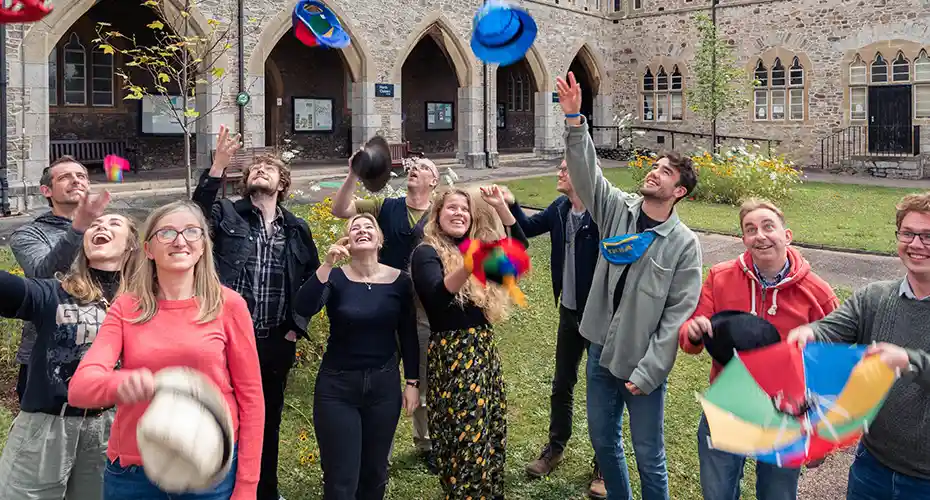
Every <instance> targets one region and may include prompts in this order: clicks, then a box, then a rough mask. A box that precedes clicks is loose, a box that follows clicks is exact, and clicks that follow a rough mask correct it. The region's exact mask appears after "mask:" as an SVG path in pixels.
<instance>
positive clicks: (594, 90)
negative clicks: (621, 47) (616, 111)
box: [563, 42, 613, 146]
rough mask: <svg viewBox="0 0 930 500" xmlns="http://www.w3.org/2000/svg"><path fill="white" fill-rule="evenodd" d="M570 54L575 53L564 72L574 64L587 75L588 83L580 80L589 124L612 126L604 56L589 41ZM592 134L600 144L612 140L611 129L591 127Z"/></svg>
mask: <svg viewBox="0 0 930 500" xmlns="http://www.w3.org/2000/svg"><path fill="white" fill-rule="evenodd" d="M570 54H573V55H572V56H571V59H569V60H568V61H566V63H565V65H564V66H563V68H565V71H564V73H565V74H567V73H568V71H569V70H570V69H571V68H572V67H573V66H574V67H576V68H580V69H581V70H582V71H583V73H584V75H585V80H587V84H586V83H585V82H584V81H579V83H580V84H581V85H582V99H584V100H583V102H582V108H581V112H582V114H584V115H586V116H587V117H588V118H589V123H588V126H612V125H613V116H612V115H611V107H612V106H611V97H610V95H605V93H604V92H602V90H603V89H609V88H610V86H609V85H608V84H607V81H606V79H607V78H606V77H607V71H606V69H605V68H606V65H605V64H604V60H603V58H601V56H600V55H599V54H598V53H597V52H596V51H595V50H594V49H593V48H592V46H591V44H589V43H587V42H582V43H581V44H580V45H579V46H578V48H577V50H575V51H574V52H570ZM587 103H590V104H587ZM591 135H592V137H593V138H594V143H595V144H597V145H598V146H601V145H604V144H607V143H609V142H610V137H611V134H610V131H609V130H606V129H604V130H594V129H591Z"/></svg>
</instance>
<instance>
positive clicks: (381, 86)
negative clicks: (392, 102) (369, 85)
mask: <svg viewBox="0 0 930 500" xmlns="http://www.w3.org/2000/svg"><path fill="white" fill-rule="evenodd" d="M375 97H394V84H393V83H376V84H375Z"/></svg>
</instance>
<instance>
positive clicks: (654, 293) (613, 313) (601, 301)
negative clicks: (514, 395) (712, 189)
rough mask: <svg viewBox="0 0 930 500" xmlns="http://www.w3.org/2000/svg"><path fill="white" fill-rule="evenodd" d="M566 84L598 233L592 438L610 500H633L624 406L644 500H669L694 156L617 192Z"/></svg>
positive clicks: (565, 102)
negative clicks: (670, 416)
mask: <svg viewBox="0 0 930 500" xmlns="http://www.w3.org/2000/svg"><path fill="white" fill-rule="evenodd" d="M568 79H569V81H568V82H566V81H565V80H564V79H562V78H559V79H558V80H557V83H556V85H557V87H558V91H559V103H560V105H561V106H562V111H563V112H564V113H565V119H566V132H565V159H566V163H567V164H568V171H569V173H570V174H571V177H572V182H573V183H574V186H575V190H576V192H577V193H578V196H579V197H580V198H581V201H582V202H583V203H584V205H585V206H586V207H587V208H588V210H589V211H590V213H591V217H592V219H593V220H594V222H595V223H596V224H597V225H598V228H600V232H601V238H604V239H602V240H601V244H600V250H601V253H600V255H599V256H598V258H597V266H596V268H595V272H594V280H593V282H592V283H591V291H590V293H589V295H588V301H587V303H586V304H585V309H584V315H583V316H582V320H581V327H580V329H581V335H582V336H584V337H585V338H586V339H587V340H589V341H590V342H591V346H590V347H589V348H588V366H587V376H588V432H589V433H590V435H591V444H592V446H593V447H594V453H595V454H596V455H597V461H598V465H600V467H601V470H602V473H603V475H604V483H605V485H606V486H607V498H608V499H610V500H614V499H620V498H630V499H632V498H633V496H632V491H631V489H630V478H629V474H628V472H627V466H626V460H625V458H624V455H623V443H622V436H621V428H622V419H623V409H624V407H626V408H627V409H628V410H629V412H630V434H631V437H632V441H633V451H634V452H635V453H636V464H637V467H638V469H639V477H640V482H641V484H642V498H643V500H668V499H669V490H668V470H667V467H666V460H665V437H664V429H663V421H664V411H665V408H664V407H665V391H666V379H667V378H668V374H669V372H670V371H671V370H672V365H674V363H675V357H676V355H677V351H678V328H679V327H680V326H681V325H682V323H684V322H685V321H686V320H687V319H688V318H689V317H690V316H691V313H692V312H694V309H695V308H696V307H697V303H698V298H699V296H700V291H701V246H700V243H699V242H698V239H697V236H696V235H695V234H694V233H693V232H692V231H691V230H690V229H688V227H687V226H685V224H684V223H682V222H681V220H680V219H679V218H678V214H677V212H676V211H675V204H676V203H677V202H678V201H679V200H681V199H682V198H684V197H685V196H687V195H688V193H690V192H691V191H692V190H693V189H694V187H695V186H696V185H697V174H696V173H695V171H694V166H693V164H692V163H691V159H690V158H687V157H682V156H680V155H678V154H675V153H670V154H668V155H666V156H663V157H662V158H659V159H658V160H657V161H656V163H655V165H654V166H653V170H652V171H651V172H649V174H648V175H647V176H646V179H645V181H644V182H643V185H642V186H641V187H640V190H639V194H640V195H642V196H635V195H633V194H629V193H625V192H623V191H622V190H620V189H619V188H617V187H615V186H612V185H611V184H610V182H608V181H607V179H605V178H604V176H603V175H602V173H601V171H600V169H599V168H598V167H597V156H596V153H595V151H594V141H592V140H591V136H590V135H589V133H588V123H587V121H585V119H584V117H583V116H581V112H580V110H581V87H580V86H579V85H578V82H577V81H576V80H575V75H574V74H572V73H571V72H570V73H569V74H568Z"/></svg>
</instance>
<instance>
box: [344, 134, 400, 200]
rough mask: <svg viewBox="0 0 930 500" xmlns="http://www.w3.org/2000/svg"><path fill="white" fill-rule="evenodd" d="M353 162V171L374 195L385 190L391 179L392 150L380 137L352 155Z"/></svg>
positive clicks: (376, 137)
mask: <svg viewBox="0 0 930 500" xmlns="http://www.w3.org/2000/svg"><path fill="white" fill-rule="evenodd" d="M351 162H352V163H351V168H352V171H353V172H355V175H357V176H358V177H359V178H360V179H361V180H362V184H363V185H364V186H365V189H367V190H369V191H371V192H372V193H376V192H378V191H381V190H382V189H384V186H386V185H387V183H388V181H389V180H390V179H391V149H390V148H389V147H388V143H387V141H386V140H385V139H384V137H381V136H380V135H376V136H374V137H372V138H371V139H369V140H368V142H367V143H365V147H363V148H362V149H360V150H359V151H358V152H356V153H355V154H354V155H352V160H351Z"/></svg>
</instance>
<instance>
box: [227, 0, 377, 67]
mask: <svg viewBox="0 0 930 500" xmlns="http://www.w3.org/2000/svg"><path fill="white" fill-rule="evenodd" d="M326 6H327V7H329V8H330V9H331V10H332V11H333V13H334V14H336V17H337V18H338V19H339V22H340V23H342V29H344V30H345V32H346V33H347V34H348V35H349V37H350V38H351V39H352V43H351V44H349V46H348V47H345V48H343V49H340V50H339V53H340V54H341V55H342V60H343V61H344V62H345V65H346V67H348V68H349V74H351V75H352V81H354V82H362V81H366V80H369V79H370V76H371V74H372V73H371V56H370V54H371V52H370V51H369V50H368V45H367V44H366V43H365V40H364V39H363V38H361V37H359V33H360V31H358V30H355V29H353V28H352V25H353V23H352V22H351V19H350V18H349V17H347V16H346V13H345V11H343V10H342V9H341V8H340V7H339V5H337V3H336V2H334V1H329V2H326ZM292 13H293V7H292V6H290V5H289V6H287V8H284V9H282V10H281V11H280V12H278V14H277V15H276V16H275V17H274V18H272V19H271V20H270V21H268V23H267V24H266V25H265V26H264V27H263V28H262V30H261V32H262V34H261V36H259V38H258V43H256V44H255V46H254V47H252V51H251V53H250V54H249V59H248V63H247V64H246V71H247V72H248V74H249V75H250V76H262V75H264V74H265V61H266V60H267V59H268V56H269V55H270V54H271V51H272V50H274V47H275V45H277V44H278V41H280V40H281V37H283V36H284V35H285V34H286V33H287V32H288V31H290V29H291V27H292V21H291V14H292Z"/></svg>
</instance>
